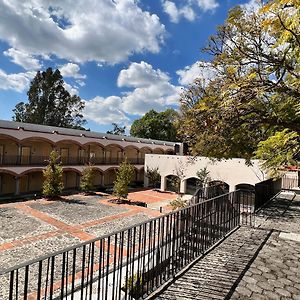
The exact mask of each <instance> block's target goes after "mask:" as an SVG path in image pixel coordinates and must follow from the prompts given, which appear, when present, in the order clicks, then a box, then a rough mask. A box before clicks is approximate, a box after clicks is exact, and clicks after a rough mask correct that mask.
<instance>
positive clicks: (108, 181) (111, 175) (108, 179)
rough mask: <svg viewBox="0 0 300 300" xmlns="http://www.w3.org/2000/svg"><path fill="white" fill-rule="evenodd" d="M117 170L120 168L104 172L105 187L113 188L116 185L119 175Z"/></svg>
mask: <svg viewBox="0 0 300 300" xmlns="http://www.w3.org/2000/svg"><path fill="white" fill-rule="evenodd" d="M117 170H118V168H117V167H116V168H114V167H111V168H108V169H107V170H106V171H105V172H104V185H105V186H112V185H113V184H114V181H115V180H116V175H117Z"/></svg>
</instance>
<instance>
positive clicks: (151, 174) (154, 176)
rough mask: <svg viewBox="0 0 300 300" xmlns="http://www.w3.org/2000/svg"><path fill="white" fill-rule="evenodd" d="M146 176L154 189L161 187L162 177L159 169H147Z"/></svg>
mask: <svg viewBox="0 0 300 300" xmlns="http://www.w3.org/2000/svg"><path fill="white" fill-rule="evenodd" d="M146 176H147V178H148V179H149V183H150V185H151V186H153V187H154V188H157V187H158V186H159V184H160V178H161V176H160V173H159V171H158V168H149V167H147V170H146Z"/></svg>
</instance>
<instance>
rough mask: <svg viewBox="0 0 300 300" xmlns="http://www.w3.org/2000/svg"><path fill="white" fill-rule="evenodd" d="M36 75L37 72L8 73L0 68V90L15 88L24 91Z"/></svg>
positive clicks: (17, 90)
mask: <svg viewBox="0 0 300 300" xmlns="http://www.w3.org/2000/svg"><path fill="white" fill-rule="evenodd" d="M35 75H36V73H35V72H32V71H28V72H25V73H13V74H7V73H6V72H5V71H3V70H1V69H0V90H14V91H16V92H20V93H21V92H23V91H24V90H25V89H27V88H28V87H29V83H30V81H31V79H32V78H33V77H34V76H35Z"/></svg>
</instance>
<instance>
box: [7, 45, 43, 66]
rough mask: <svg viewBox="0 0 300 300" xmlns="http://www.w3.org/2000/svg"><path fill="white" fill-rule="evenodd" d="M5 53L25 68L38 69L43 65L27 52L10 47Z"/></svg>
mask: <svg viewBox="0 0 300 300" xmlns="http://www.w3.org/2000/svg"><path fill="white" fill-rule="evenodd" d="M3 54H4V55H5V56H8V57H10V58H11V60H12V62H14V63H15V64H17V65H19V66H21V67H23V68H24V69H25V70H37V69H39V68H40V67H41V65H40V63H39V60H38V59H36V58H34V57H33V56H32V55H30V54H28V53H26V52H23V51H20V50H17V49H14V48H10V49H8V50H7V51H4V52H3Z"/></svg>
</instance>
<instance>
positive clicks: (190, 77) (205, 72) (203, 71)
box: [176, 61, 216, 86]
mask: <svg viewBox="0 0 300 300" xmlns="http://www.w3.org/2000/svg"><path fill="white" fill-rule="evenodd" d="M176 74H177V75H178V76H179V79H178V82H179V83H180V84H182V85H185V86H186V85H189V84H192V83H193V82H194V80H195V79H200V80H202V82H203V83H204V84H205V85H206V84H208V82H209V81H210V80H212V79H213V78H214V77H215V75H216V72H215V70H214V69H213V68H212V67H211V64H210V63H209V62H200V61H197V62H195V63H194V64H193V65H191V66H186V67H185V68H184V69H182V70H178V71H176Z"/></svg>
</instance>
